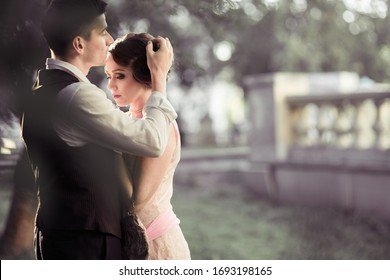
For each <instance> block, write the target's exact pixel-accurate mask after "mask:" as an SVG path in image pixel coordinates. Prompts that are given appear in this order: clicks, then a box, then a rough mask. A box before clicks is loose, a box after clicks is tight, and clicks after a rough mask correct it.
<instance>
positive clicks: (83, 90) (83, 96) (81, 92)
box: [58, 81, 107, 106]
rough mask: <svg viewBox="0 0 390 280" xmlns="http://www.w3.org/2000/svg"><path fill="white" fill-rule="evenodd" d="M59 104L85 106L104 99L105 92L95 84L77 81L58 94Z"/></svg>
mask: <svg viewBox="0 0 390 280" xmlns="http://www.w3.org/2000/svg"><path fill="white" fill-rule="evenodd" d="M58 98H59V101H60V102H63V103H65V104H68V105H70V104H74V105H75V106H77V105H85V104H88V103H91V102H92V100H96V99H101V98H104V99H106V98H107V97H106V95H105V92H104V91H103V90H102V89H100V88H99V87H97V86H96V85H95V84H92V83H86V82H83V81H78V82H75V83H72V84H70V85H68V86H66V87H65V88H64V89H63V90H62V91H61V92H60V93H59V94H58Z"/></svg>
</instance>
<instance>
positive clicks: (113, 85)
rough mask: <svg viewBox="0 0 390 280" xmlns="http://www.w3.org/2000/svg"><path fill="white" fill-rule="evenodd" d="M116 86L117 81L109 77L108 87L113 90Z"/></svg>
mask: <svg viewBox="0 0 390 280" xmlns="http://www.w3.org/2000/svg"><path fill="white" fill-rule="evenodd" d="M114 88H115V82H113V79H108V89H109V90H113V89H114Z"/></svg>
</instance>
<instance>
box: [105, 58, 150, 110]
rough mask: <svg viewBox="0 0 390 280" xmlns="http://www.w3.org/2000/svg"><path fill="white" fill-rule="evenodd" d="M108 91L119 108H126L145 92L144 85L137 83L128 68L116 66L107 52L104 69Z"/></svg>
mask: <svg viewBox="0 0 390 280" xmlns="http://www.w3.org/2000/svg"><path fill="white" fill-rule="evenodd" d="M105 71H106V75H107V79H108V89H109V90H110V91H111V94H112V97H113V98H114V100H115V102H116V104H117V105H118V106H119V107H124V106H128V105H130V104H131V103H133V102H134V101H136V100H137V99H138V98H139V97H140V96H142V94H144V93H145V92H146V87H145V85H143V84H141V83H139V82H137V81H136V80H135V79H134V77H133V73H132V71H131V70H130V68H129V67H124V66H121V65H118V64H117V63H116V62H115V60H114V59H113V57H112V54H111V53H110V52H109V53H108V55H107V59H106V67H105Z"/></svg>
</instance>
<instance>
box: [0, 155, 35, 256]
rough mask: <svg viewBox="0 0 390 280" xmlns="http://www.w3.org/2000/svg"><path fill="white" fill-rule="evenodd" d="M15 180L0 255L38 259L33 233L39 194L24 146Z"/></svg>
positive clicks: (0, 245)
mask: <svg viewBox="0 0 390 280" xmlns="http://www.w3.org/2000/svg"><path fill="white" fill-rule="evenodd" d="M13 182H14V188H13V190H14V192H13V198H12V203H11V209H10V211H9V214H8V218H7V223H6V226H5V230H4V233H3V236H2V237H1V240H0V259H35V256H34V251H33V236H34V220H35V213H36V209H37V194H36V188H35V179H34V176H33V172H32V169H31V165H30V162H29V159H28V156H27V152H26V150H25V149H23V151H22V153H21V156H20V158H19V160H18V162H17V164H16V168H15V172H14V178H13Z"/></svg>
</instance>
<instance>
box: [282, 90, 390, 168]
mask: <svg viewBox="0 0 390 280" xmlns="http://www.w3.org/2000/svg"><path fill="white" fill-rule="evenodd" d="M286 102H287V105H288V108H289V114H290V123H291V126H290V129H291V131H290V132H291V133H290V135H291V139H290V148H289V155H288V156H289V157H290V159H307V157H310V160H313V159H316V158H317V159H318V160H320V157H321V158H322V160H327V161H329V160H331V161H340V160H342V161H345V160H348V159H354V160H356V159H360V160H363V161H364V160H371V161H378V162H382V163H383V162H388V163H390V92H389V91H386V92H359V93H351V94H323V95H314V94H313V95H304V96H288V97H286ZM319 153H320V154H319Z"/></svg>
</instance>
